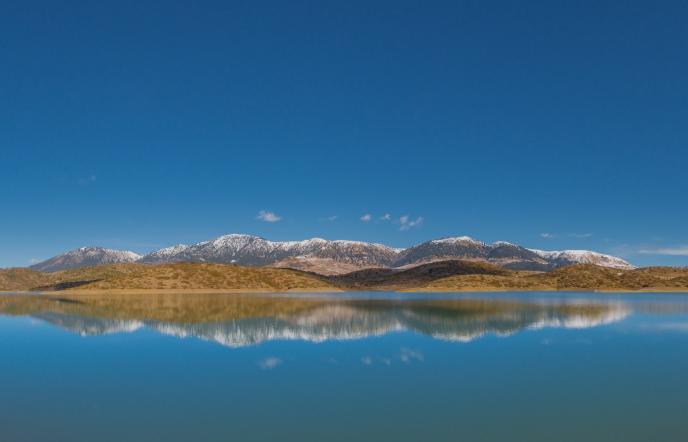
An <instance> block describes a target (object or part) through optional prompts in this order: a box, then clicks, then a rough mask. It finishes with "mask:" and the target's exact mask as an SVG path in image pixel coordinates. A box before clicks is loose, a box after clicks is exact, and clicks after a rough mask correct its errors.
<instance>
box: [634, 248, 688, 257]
mask: <svg viewBox="0 0 688 442" xmlns="http://www.w3.org/2000/svg"><path fill="white" fill-rule="evenodd" d="M638 253H640V254H642V255H668V256H688V246H678V247H659V248H655V249H643V250H639V251H638Z"/></svg>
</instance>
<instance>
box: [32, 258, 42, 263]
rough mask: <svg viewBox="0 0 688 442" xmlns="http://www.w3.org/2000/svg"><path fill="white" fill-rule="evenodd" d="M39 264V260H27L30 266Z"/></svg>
mask: <svg viewBox="0 0 688 442" xmlns="http://www.w3.org/2000/svg"><path fill="white" fill-rule="evenodd" d="M39 262H41V260H40V259H38V258H31V259H30V260H29V263H30V264H38V263H39Z"/></svg>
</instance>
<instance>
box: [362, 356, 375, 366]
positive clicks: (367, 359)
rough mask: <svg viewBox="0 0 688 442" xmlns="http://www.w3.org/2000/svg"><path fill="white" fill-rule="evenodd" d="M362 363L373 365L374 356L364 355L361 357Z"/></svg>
mask: <svg viewBox="0 0 688 442" xmlns="http://www.w3.org/2000/svg"><path fill="white" fill-rule="evenodd" d="M361 363H362V364H363V365H371V364H372V363H373V358H371V357H370V356H364V357H362V358H361Z"/></svg>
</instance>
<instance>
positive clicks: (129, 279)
mask: <svg viewBox="0 0 688 442" xmlns="http://www.w3.org/2000/svg"><path fill="white" fill-rule="evenodd" d="M5 272H8V271H0V275H3V274H4V273H5ZM24 272H25V273H26V276H24V277H22V278H19V277H17V276H15V275H12V274H8V275H5V278H4V279H6V282H5V283H2V285H0V290H4V291H11V290H38V291H61V290H70V291H85V290H98V291H108V290H133V291H136V290H151V289H153V290H226V291H240V290H246V291H266V292H278V291H290V290H292V291H294V290H304V291H308V290H336V288H334V287H333V286H331V285H330V284H328V283H327V282H326V281H324V280H322V279H320V278H318V277H316V276H313V275H310V274H307V273H303V272H299V271H296V270H289V269H272V268H259V267H240V266H236V265H227V264H208V263H177V264H159V265H146V264H111V265H102V266H95V267H85V268H79V269H73V270H65V271H61V272H55V273H40V272H35V271H31V270H24ZM2 281H3V279H0V282H2Z"/></svg>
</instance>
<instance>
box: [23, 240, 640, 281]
mask: <svg viewBox="0 0 688 442" xmlns="http://www.w3.org/2000/svg"><path fill="white" fill-rule="evenodd" d="M452 259H461V260H467V261H477V262H485V263H490V264H495V265H498V266H501V267H504V268H507V269H512V270H535V271H548V270H552V269H555V268H558V267H562V266H566V265H571V264H595V265H600V266H603V267H609V268H618V269H632V268H634V266H633V265H632V264H630V263H629V262H627V261H625V260H623V259H621V258H618V257H615V256H612V255H606V254H602V253H598V252H594V251H589V250H560V251H543V250H538V249H529V248H526V247H523V246H520V245H517V244H512V243H508V242H505V241H497V242H495V243H492V244H488V243H484V242H482V241H479V240H476V239H473V238H471V237H468V236H454V237H445V238H439V239H433V240H430V241H425V242H423V243H420V244H416V245H414V246H411V247H408V248H403V249H400V248H393V247H389V246H386V245H384V244H379V243H369V242H363V241H351V240H326V239H322V238H311V239H307V240H303V241H270V240H267V239H265V238H262V237H260V236H255V235H245V234H229V235H223V236H220V237H217V238H214V239H212V240H209V241H202V242H199V243H196V244H191V245H185V244H178V245H175V246H171V247H165V248H162V249H159V250H156V251H153V252H151V253H148V254H146V255H139V254H137V253H135V252H131V251H119V250H113V249H106V248H103V247H82V248H79V249H75V250H72V251H69V252H66V253H64V254H62V255H57V256H55V257H52V258H50V259H48V260H46V261H42V262H40V263H37V264H34V265H32V266H30V268H31V269H34V270H39V271H48V272H52V271H59V270H65V269H72V268H79V267H87V266H93V265H98V264H113V263H127V262H140V263H144V264H164V263H176V262H207V263H218V264H240V265H244V266H257V267H262V266H271V267H283V268H294V269H298V270H307V271H313V272H315V273H323V274H327V273H328V272H329V273H330V274H337V273H342V272H349V271H352V270H357V269H367V268H404V267H409V266H415V265H420V264H425V263H431V262H436V261H444V260H452Z"/></svg>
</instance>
